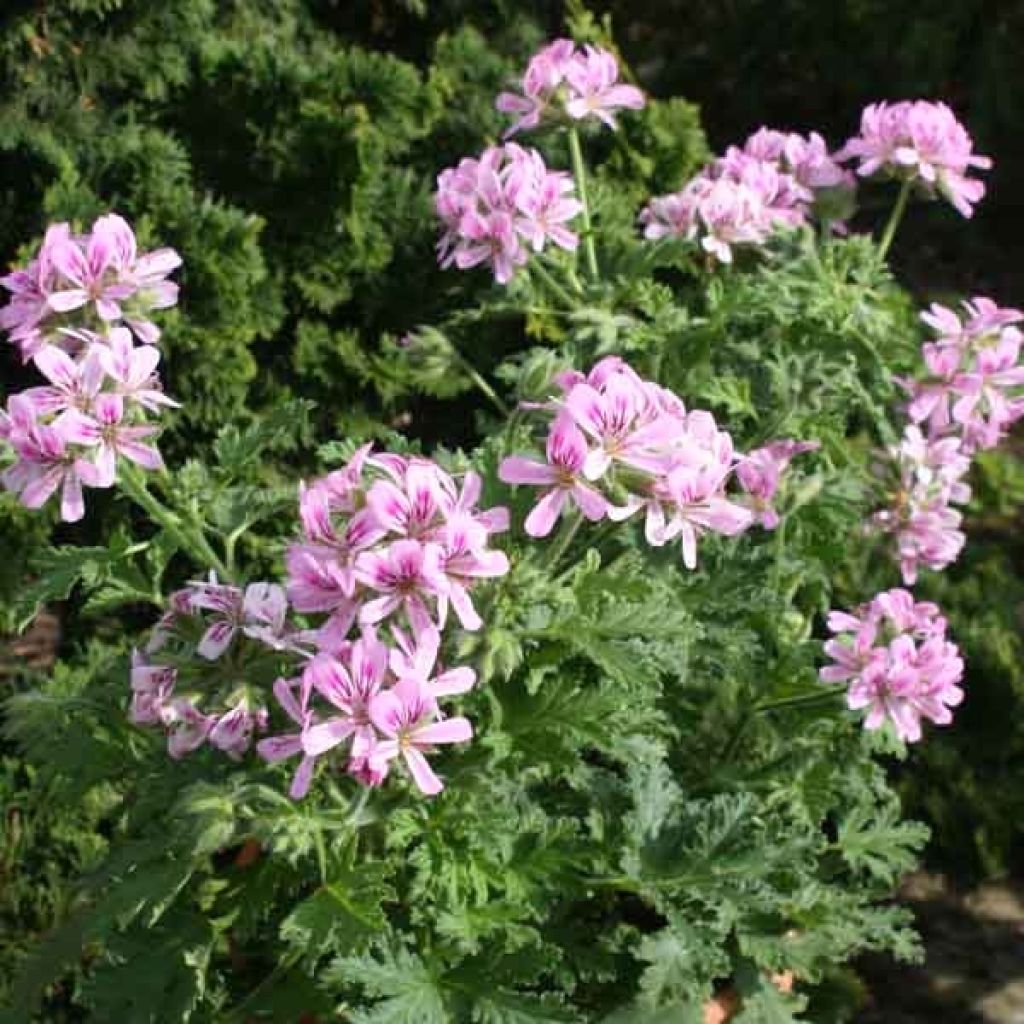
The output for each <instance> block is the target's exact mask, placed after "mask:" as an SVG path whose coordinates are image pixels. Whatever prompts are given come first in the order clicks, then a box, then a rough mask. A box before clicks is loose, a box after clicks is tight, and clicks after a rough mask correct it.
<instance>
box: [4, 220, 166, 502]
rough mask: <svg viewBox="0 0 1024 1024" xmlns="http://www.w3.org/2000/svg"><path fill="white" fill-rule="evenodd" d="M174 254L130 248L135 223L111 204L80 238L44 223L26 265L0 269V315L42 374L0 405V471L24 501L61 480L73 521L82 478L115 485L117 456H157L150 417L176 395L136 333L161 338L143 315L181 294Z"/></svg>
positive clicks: (142, 461) (144, 463)
mask: <svg viewBox="0 0 1024 1024" xmlns="http://www.w3.org/2000/svg"><path fill="white" fill-rule="evenodd" d="M180 263H181V260H180V259H179V257H178V255H177V253H175V252H174V250H172V249H158V250H157V251H155V252H152V253H148V254H145V255H142V256H140V255H138V254H137V252H136V245H135V235H134V234H133V232H132V229H131V227H130V226H129V225H128V224H127V222H126V221H124V220H123V219H122V218H121V217H119V216H117V214H108V215H107V216H105V217H100V218H99V219H98V220H97V221H96V222H95V223H94V224H93V227H92V231H91V232H90V234H89V235H87V236H85V237H77V236H74V235H72V234H71V230H70V228H69V227H68V225H67V224H55V225H53V226H51V227H50V228H49V230H48V231H47V232H46V237H45V239H44V240H43V245H42V248H41V250H40V251H39V253H38V255H37V256H36V257H35V258H34V259H33V260H31V262H30V263H29V265H28V266H27V267H26V268H25V269H24V270H16V271H14V272H13V273H11V274H9V275H8V276H7V277H5V278H3V279H0V284H2V285H3V286H4V287H5V288H6V289H7V290H8V291H9V292H10V293H11V296H12V297H11V300H10V302H9V303H8V304H7V305H6V306H5V307H4V308H3V309H0V326H2V327H4V328H6V329H7V330H9V331H10V338H11V341H12V342H14V343H15V344H16V345H17V346H18V347H19V349H20V351H21V354H22V356H23V357H24V358H25V360H26V361H27V360H32V361H33V362H34V364H35V367H36V369H37V370H38V371H39V372H40V373H41V374H42V375H43V376H44V377H45V378H46V381H47V383H46V384H44V385H40V386H37V387H30V388H27V389H26V390H24V391H22V392H21V393H19V394H16V395H12V396H11V397H10V398H9V399H8V403H7V408H6V409H5V410H0V443H2V442H6V446H7V447H8V448H9V449H10V450H11V451H12V452H13V455H14V462H13V464H12V465H10V466H8V467H7V469H6V470H5V471H4V473H3V475H2V477H0V479H2V482H3V485H4V486H5V487H6V488H7V489H8V490H10V491H13V492H14V493H15V494H17V495H18V497H19V499H20V500H21V502H22V504H24V505H25V506H27V507H28V508H39V507H40V506H42V505H44V504H45V503H46V502H47V501H48V500H49V499H50V498H51V497H52V496H53V495H54V494H56V493H57V492H58V491H59V492H60V495H61V499H60V513H61V518H63V519H64V520H66V521H67V522H76V521H78V520H79V519H81V518H82V516H83V515H84V514H85V503H84V499H83V494H82V486H83V484H84V485H86V486H88V487H111V486H112V485H113V484H114V483H115V481H116V479H117V475H118V462H119V460H120V459H127V460H128V461H129V462H132V463H135V464H136V465H138V466H141V467H142V468H143V469H148V470H156V469H161V468H162V467H163V460H162V459H161V458H160V453H159V452H158V451H157V449H156V448H155V447H154V446H153V445H152V444H150V443H149V439H150V438H151V437H152V436H153V435H154V434H155V433H156V432H157V427H156V426H155V424H153V423H151V422H148V419H149V417H150V416H152V415H156V414H158V413H159V412H160V411H161V409H163V408H165V407H167V406H176V405H177V403H176V402H174V401H172V400H171V399H170V398H168V397H167V396H166V395H165V394H164V393H163V390H162V388H161V386H160V380H159V378H158V376H157V372H156V368H157V364H158V363H159V362H160V353H159V351H158V350H157V349H156V348H154V347H153V346H152V345H148V344H144V345H141V346H138V345H136V344H135V337H138V338H140V339H142V341H144V342H154V341H156V340H157V338H158V337H159V334H160V332H159V330H158V329H157V327H156V326H155V325H154V324H152V323H150V322H149V321H148V320H145V319H143V317H144V316H145V315H146V313H148V312H149V311H150V310H152V309H159V308H164V307H166V306H172V305H174V303H175V302H176V301H177V294H178V286H177V285H176V284H173V283H172V282H170V281H167V280H166V276H167V274H168V273H170V271H172V270H174V269H175V268H176V267H177V266H179V265H180ZM93 328H94V329H93ZM133 332H134V335H133Z"/></svg>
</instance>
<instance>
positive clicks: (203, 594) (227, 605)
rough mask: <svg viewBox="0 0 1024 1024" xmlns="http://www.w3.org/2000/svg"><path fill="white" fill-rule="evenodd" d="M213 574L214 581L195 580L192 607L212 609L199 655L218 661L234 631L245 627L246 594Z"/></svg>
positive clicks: (197, 609)
mask: <svg viewBox="0 0 1024 1024" xmlns="http://www.w3.org/2000/svg"><path fill="white" fill-rule="evenodd" d="M210 575H211V582H209V583H196V584H193V585H192V586H193V592H192V601H191V609H192V611H194V612H198V611H205V612H212V613H213V616H212V619H213V621H212V622H211V623H210V625H209V627H208V628H207V630H206V632H205V633H204V634H203V636H202V639H200V641H199V646H198V648H197V649H196V650H197V653H198V654H199V656H200V657H202V658H205V659H206V660H207V661H216V660H217V659H218V658H219V657H220V656H221V655H222V654H223V653H224V652H225V651H226V650H227V649H228V647H229V646H230V644H231V641H232V640H234V638H235V634H236V633H237V632H238V630H239V629H241V627H242V618H243V610H244V595H243V592H242V591H241V590H240V589H239V588H238V587H234V586H231V585H230V584H228V583H218V582H217V581H216V577H215V576H214V575H213V573H211V574H210Z"/></svg>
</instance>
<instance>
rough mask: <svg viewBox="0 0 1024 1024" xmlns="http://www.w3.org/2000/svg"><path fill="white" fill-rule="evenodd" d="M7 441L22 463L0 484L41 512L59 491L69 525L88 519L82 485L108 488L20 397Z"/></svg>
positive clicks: (12, 408) (11, 406)
mask: <svg viewBox="0 0 1024 1024" xmlns="http://www.w3.org/2000/svg"><path fill="white" fill-rule="evenodd" d="M7 422H8V425H7V426H6V427H5V433H7V440H8V441H9V442H10V444H11V446H12V447H13V448H14V451H15V454H16V455H17V457H18V461H17V462H15V463H14V465H13V466H10V467H9V468H8V469H6V470H4V472H3V474H0V481H2V482H3V485H4V487H6V488H7V489H8V490H9V491H13V492H14V493H15V494H17V495H18V498H19V500H20V501H21V503H22V504H23V505H24V506H25V507H26V508H41V507H42V506H43V505H45V504H46V502H47V501H49V499H50V498H51V497H53V495H54V494H56V492H57V491H58V490H59V491H60V492H61V504H60V514H61V518H62V519H63V520H64V521H65V522H68V523H76V522H78V521H79V520H80V519H81V518H82V516H83V515H85V502H84V500H83V497H82V484H86V485H87V486H89V487H108V486H109V483H107V482H106V481H105V480H104V479H103V478H102V477H101V474H100V471H99V470H98V469H97V467H96V466H95V465H94V464H93V463H92V462H89V461H88V460H86V459H83V458H80V457H79V456H78V454H77V453H76V452H74V451H73V450H72V449H70V448H69V447H68V442H67V441H66V439H65V436H64V434H63V432H62V431H59V430H57V429H56V427H54V426H50V425H47V424H42V423H39V422H37V419H36V413H35V409H34V408H33V406H32V404H31V403H30V402H29V401H28V400H27V399H24V398H22V397H20V396H18V395H14V396H13V397H12V398H11V399H10V401H9V402H8V421H7Z"/></svg>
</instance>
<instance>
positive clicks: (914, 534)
mask: <svg viewBox="0 0 1024 1024" xmlns="http://www.w3.org/2000/svg"><path fill="white" fill-rule="evenodd" d="M890 456H891V458H892V465H893V469H894V471H895V472H896V473H897V474H898V477H897V480H896V482H895V493H894V494H893V495H892V497H891V499H890V502H889V505H888V507H886V508H885V509H883V510H882V511H880V512H877V513H876V514H875V516H874V517H873V519H872V526H873V528H874V529H876V530H879V531H880V532H883V533H890V534H892V535H893V537H894V539H895V542H896V550H897V555H898V558H899V562H900V568H901V571H902V574H903V582H904V583H906V584H908V585H909V584H912V583H914V582H915V581H916V579H917V573H918V569H919V567H920V566H921V565H924V566H926V567H927V568H929V569H933V570H939V569H944V568H945V567H946V566H947V565H949V564H950V563H951V562H953V561H955V560H956V558H957V557H958V556H959V554H960V551H961V549H962V548H963V546H964V542H965V539H966V538H965V537H964V534H963V533H962V532H961V530H960V524H961V519H962V517H961V515H960V513H959V512H957V511H956V510H955V509H953V508H951V507H950V506H951V504H954V503H955V504H963V503H964V502H966V501H968V500H969V498H970V493H971V492H970V489H969V488H968V487H967V485H966V484H965V483H964V482H963V477H964V476H965V475H966V474H967V471H968V470H969V469H970V459H969V458H968V457H967V456H966V455H965V454H964V451H963V446H962V443H961V441H960V440H959V439H958V438H956V437H945V438H939V439H937V440H932V439H930V438H926V437H925V435H924V434H923V433H922V431H921V430H920V428H919V427H917V426H914V425H911V426H908V427H907V428H906V430H905V431H904V436H903V441H902V442H901V444H899V445H898V446H896V447H895V448H892V449H891V450H890Z"/></svg>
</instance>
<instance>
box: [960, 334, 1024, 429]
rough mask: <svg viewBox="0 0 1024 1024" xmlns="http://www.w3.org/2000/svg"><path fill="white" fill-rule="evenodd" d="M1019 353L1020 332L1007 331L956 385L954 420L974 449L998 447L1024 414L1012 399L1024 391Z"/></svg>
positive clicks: (982, 349)
mask: <svg viewBox="0 0 1024 1024" xmlns="http://www.w3.org/2000/svg"><path fill="white" fill-rule="evenodd" d="M1020 350H1021V333H1020V331H1018V330H1017V328H1015V327H1007V328H1004V329H1003V330H1002V331H1001V332H1000V334H999V336H998V340H997V341H995V342H994V343H993V344H989V345H985V346H982V347H980V348H979V349H978V351H977V353H976V356H975V359H974V362H973V365H972V366H971V368H970V369H969V370H967V371H966V372H964V373H960V374H958V375H957V377H956V378H955V380H954V381H953V391H954V392H955V393H956V394H957V395H958V396H959V397H958V398H957V400H956V401H955V402H954V404H953V419H954V421H955V422H956V423H958V424H960V425H961V426H962V427H963V428H964V433H965V438H966V439H967V440H968V441H969V442H970V444H971V446H972V447H974V448H994V447H996V445H998V444H999V442H1000V441H1001V440H1002V439H1003V437H1005V436H1006V433H1007V431H1008V430H1009V428H1010V426H1011V425H1012V424H1013V423H1014V422H1015V421H1016V420H1017V419H1019V418H1020V417H1021V415H1022V414H1024V408H1022V407H1021V405H1020V404H1019V403H1017V402H1014V401H1012V400H1011V398H1010V395H1011V393H1012V392H1014V391H1015V390H1016V389H1018V388H1021V387H1024V364H1021V362H1020Z"/></svg>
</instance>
